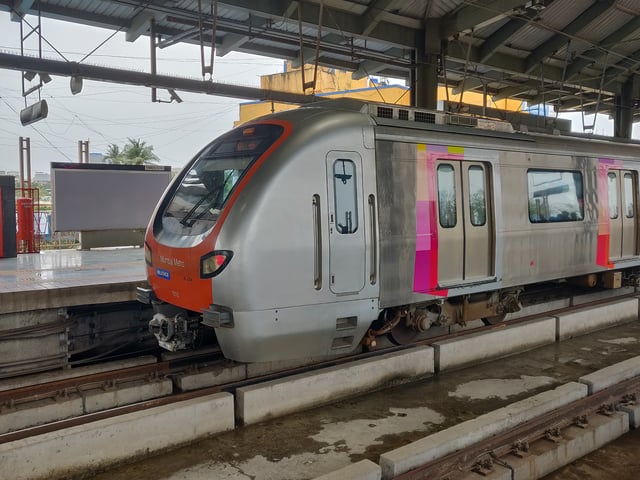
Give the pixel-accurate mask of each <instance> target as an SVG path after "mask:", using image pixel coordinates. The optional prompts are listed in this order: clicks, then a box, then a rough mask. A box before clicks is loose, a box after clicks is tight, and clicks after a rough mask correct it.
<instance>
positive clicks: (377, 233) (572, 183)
mask: <svg viewBox="0 0 640 480" xmlns="http://www.w3.org/2000/svg"><path fill="white" fill-rule="evenodd" d="M375 108H376V107H375V106H372V105H367V104H363V103H361V102H353V101H331V102H326V104H325V105H314V106H310V107H304V108H300V109H298V110H294V111H288V112H282V113H279V114H275V115H271V116H268V117H265V118H264V119H259V120H256V121H255V122H252V123H250V124H248V125H244V126H241V127H238V128H236V129H234V130H233V131H231V132H230V133H229V134H226V135H225V136H223V137H221V139H219V140H216V141H214V142H213V143H212V144H211V145H210V146H209V147H207V148H205V149H204V150H203V153H201V154H200V156H199V157H200V158H198V157H197V158H196V159H194V161H192V162H191V163H190V164H189V165H188V166H187V167H186V168H185V170H184V172H183V173H182V174H181V175H180V177H179V178H177V179H176V182H175V187H173V186H172V187H170V188H169V190H168V191H167V193H166V195H165V198H164V199H163V200H162V201H161V203H160V205H159V207H158V209H156V212H155V213H154V219H153V220H152V222H151V224H150V227H149V230H148V233H147V241H146V244H147V245H146V248H147V249H148V252H149V255H148V257H150V259H151V260H150V265H148V274H149V278H150V283H151V286H152V288H153V290H154V292H155V299H156V304H157V305H158V312H159V313H158V314H157V315H158V317H157V318H155V317H154V321H155V323H154V321H152V324H153V325H154V326H155V328H156V332H157V333H156V335H157V336H158V338H159V339H160V340H161V341H162V342H163V344H165V346H167V345H169V344H170V345H169V346H171V345H172V346H174V347H176V348H177V347H178V346H184V345H188V344H193V343H194V341H193V338H195V335H196V333H195V331H196V330H195V328H196V327H197V326H198V324H200V321H202V323H203V324H204V325H207V326H210V327H214V328H215V329H216V335H217V338H218V342H219V343H220V345H221V347H222V350H223V353H224V354H225V355H226V356H227V357H229V358H232V359H234V360H238V361H250V362H254V361H255V362H259V361H272V360H282V359H289V358H298V357H303V356H304V357H317V356H326V355H333V354H337V353H343V352H348V351H350V350H353V349H355V348H356V347H357V346H358V344H359V343H360V342H361V341H363V342H364V343H365V344H366V345H372V344H374V342H375V336H376V335H381V334H385V333H387V332H390V331H392V332H393V331H396V330H397V329H398V328H399V326H400V325H404V326H403V329H404V330H402V329H400V331H399V332H398V333H399V334H400V335H399V337H397V338H411V337H412V333H411V332H413V331H420V332H422V331H424V330H426V329H428V328H429V327H430V326H432V325H450V324H452V323H464V322H465V321H466V320H469V319H471V318H477V316H479V315H480V316H491V315H499V314H504V313H505V312H508V311H514V310H517V308H519V306H518V300H517V298H518V294H519V291H520V290H521V289H522V288H523V287H526V286H527V285H530V284H535V283H541V282H547V281H556V280H561V279H567V278H571V277H578V276H583V275H587V274H593V273H599V272H605V271H611V270H614V269H622V268H630V267H637V266H638V265H640V257H639V256H638V227H637V214H638V208H637V199H638V165H639V164H638V163H637V159H638V157H639V156H640V147H639V146H637V145H625V144H619V143H616V142H605V141H590V142H588V141H585V140H580V139H569V138H566V137H562V138H560V137H556V136H548V135H534V134H526V135H524V134H514V133H508V132H507V133H503V132H500V131H488V130H480V129H478V128H473V127H472V128H469V127H453V126H449V125H446V124H438V125H434V124H433V122H428V123H424V119H425V118H427V119H429V120H431V119H435V118H436V117H437V115H440V114H437V115H436V114H428V115H422V112H418V111H417V110H416V111H415V112H414V111H413V110H412V111H408V110H407V111H406V112H405V113H404V114H402V116H400V115H399V114H398V113H393V115H392V114H391V113H390V112H392V111H393V108H396V109H403V108H404V109H405V110H406V108H405V107H388V106H384V107H378V112H383V115H376V114H375ZM407 112H408V113H407ZM396 115H398V116H396ZM403 117H404V120H398V118H403ZM413 117H415V121H410V120H409V119H410V118H413ZM442 118H445V117H442ZM452 118H453V117H452ZM417 119H421V120H420V121H418V120H417ZM453 119H454V120H455V121H456V122H460V121H461V120H460V119H458V118H457V117H456V118H453ZM487 125H488V127H489V128H494V126H492V124H487ZM487 125H485V126H487ZM209 177H211V178H213V180H210V178H209ZM192 190H193V192H191V193H189V192H190V191H192ZM192 194H193V195H192ZM212 198H215V199H216V200H212ZM180 202H183V203H184V205H182V204H180ZM179 204H180V205H179ZM173 217H175V218H173ZM169 264H170V265H169ZM196 273H197V276H198V278H197V279H196V278H194V276H195V275H196ZM183 297H184V298H187V299H188V300H185V301H182V300H181V298H183ZM176 299H178V300H176ZM478 299H480V300H478ZM188 319H191V320H188ZM194 319H195V320H194ZM189 322H191V323H189ZM194 322H195V323H194ZM399 322H400V323H399ZM370 325H372V328H371V329H369V327H370ZM198 328H199V327H198ZM178 330H180V332H182V333H181V335H183V336H182V337H181V338H182V340H173V341H172V342H173V343H171V342H169V341H168V340H167V338H168V336H167V335H164V332H166V331H169V332H170V333H171V334H174V333H175V332H177V331H178ZM185 332H186V333H185ZM189 332H191V333H189ZM365 334H366V335H365ZM163 335H164V337H163ZM189 335H192V337H193V338H192V339H191V340H189ZM363 336H364V337H365V338H364V340H363ZM165 337H167V338H165ZM178 337H179V335H178V334H176V338H178ZM163 338H164V340H166V341H163ZM185 338H186V340H184V339H185Z"/></svg>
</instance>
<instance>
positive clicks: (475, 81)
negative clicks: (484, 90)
mask: <svg viewBox="0 0 640 480" xmlns="http://www.w3.org/2000/svg"><path fill="white" fill-rule="evenodd" d="M485 83H486V82H484V81H482V79H481V78H478V77H472V78H470V77H467V78H465V79H464V80H463V81H462V82H460V84H459V85H458V86H456V87H453V88H452V89H451V93H452V94H453V95H459V94H461V93H463V92H468V91H470V90H475V89H476V88H478V87H483V86H484V85H485Z"/></svg>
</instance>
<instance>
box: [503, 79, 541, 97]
mask: <svg viewBox="0 0 640 480" xmlns="http://www.w3.org/2000/svg"><path fill="white" fill-rule="evenodd" d="M539 89H540V82H536V81H533V80H529V81H527V82H523V83H522V85H514V86H513V87H505V88H501V89H500V91H499V92H498V93H496V94H494V95H493V97H492V98H493V99H494V100H495V101H498V100H504V99H505V98H509V97H515V96H518V95H521V94H523V93H525V92H532V91H535V92H536V94H537V93H538V90H539Z"/></svg>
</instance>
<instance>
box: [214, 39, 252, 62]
mask: <svg viewBox="0 0 640 480" xmlns="http://www.w3.org/2000/svg"><path fill="white" fill-rule="evenodd" d="M248 41H249V36H248V35H238V34H236V33H228V34H227V35H225V36H224V37H222V42H220V44H219V45H218V46H217V47H216V55H218V56H219V57H224V56H225V55H226V54H227V53H231V52H232V51H233V50H237V49H239V48H240V47H241V46H242V45H244V44H245V43H247V42H248Z"/></svg>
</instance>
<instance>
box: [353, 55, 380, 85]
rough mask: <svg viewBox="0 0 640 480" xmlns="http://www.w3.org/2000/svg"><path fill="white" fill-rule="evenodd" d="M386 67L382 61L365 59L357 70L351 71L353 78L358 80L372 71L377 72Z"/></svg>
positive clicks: (372, 72)
mask: <svg viewBox="0 0 640 480" xmlns="http://www.w3.org/2000/svg"><path fill="white" fill-rule="evenodd" d="M385 68H387V65H386V64H384V63H382V62H374V61H372V60H366V61H364V62H362V63H361V64H360V67H359V68H358V70H356V71H355V72H353V75H352V77H353V79H354V80H360V79H361V78H365V77H368V76H369V75H373V74H374V73H378V72H379V71H381V70H384V69H385Z"/></svg>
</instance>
